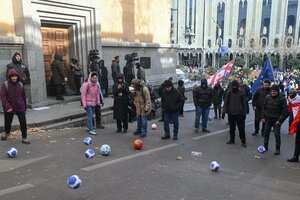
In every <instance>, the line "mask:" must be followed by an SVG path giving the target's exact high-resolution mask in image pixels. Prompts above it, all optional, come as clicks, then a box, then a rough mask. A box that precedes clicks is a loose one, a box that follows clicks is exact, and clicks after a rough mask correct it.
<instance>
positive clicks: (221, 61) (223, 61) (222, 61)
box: [220, 55, 230, 67]
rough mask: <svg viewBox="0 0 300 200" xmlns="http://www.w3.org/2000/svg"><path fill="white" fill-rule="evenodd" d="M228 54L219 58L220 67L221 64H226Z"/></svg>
mask: <svg viewBox="0 0 300 200" xmlns="http://www.w3.org/2000/svg"><path fill="white" fill-rule="evenodd" d="M229 59H230V58H229V56H228V55H225V56H223V57H222V58H221V59H220V67H222V66H223V65H226V64H227V63H228V62H229Z"/></svg>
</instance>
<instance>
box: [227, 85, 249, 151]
mask: <svg viewBox="0 0 300 200" xmlns="http://www.w3.org/2000/svg"><path fill="white" fill-rule="evenodd" d="M246 104H247V103H246V97H245V94H244V93H243V92H242V91H240V90H239V84H238V82H237V81H236V80H233V81H232V83H231V90H230V91H228V93H227V94H226V97H225V101H224V107H223V115H222V118H224V117H225V113H227V114H228V120H229V127H230V128H229V133H230V139H229V141H228V142H227V144H234V141H235V129H236V128H235V127H236V125H237V127H238V129H239V134H240V139H241V142H242V147H247V145H246V136H245V119H246V114H247V105H246Z"/></svg>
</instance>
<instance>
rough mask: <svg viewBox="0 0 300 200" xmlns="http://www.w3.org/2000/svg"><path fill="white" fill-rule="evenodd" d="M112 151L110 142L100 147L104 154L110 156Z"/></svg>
mask: <svg viewBox="0 0 300 200" xmlns="http://www.w3.org/2000/svg"><path fill="white" fill-rule="evenodd" d="M110 151H111V148H110V146H109V145H108V144H103V145H102V146H101V147H100V153H101V154H102V155H103V156H108V155H109V154H110Z"/></svg>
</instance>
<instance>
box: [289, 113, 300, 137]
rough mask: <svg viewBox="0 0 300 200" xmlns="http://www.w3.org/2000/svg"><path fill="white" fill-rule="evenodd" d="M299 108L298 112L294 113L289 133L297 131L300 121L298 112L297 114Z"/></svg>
mask: <svg viewBox="0 0 300 200" xmlns="http://www.w3.org/2000/svg"><path fill="white" fill-rule="evenodd" d="M299 110H300V109H299V108H298V114H297V115H296V117H295V119H294V120H293V122H292V124H291V126H290V131H289V134H290V135H294V134H295V133H297V131H298V123H299V122H300V114H299Z"/></svg>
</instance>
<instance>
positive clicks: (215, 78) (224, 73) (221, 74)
mask: <svg viewBox="0 0 300 200" xmlns="http://www.w3.org/2000/svg"><path fill="white" fill-rule="evenodd" d="M234 62H235V60H232V61H230V62H229V63H227V64H226V65H224V66H223V67H222V68H221V69H220V70H219V71H218V72H217V73H215V74H214V75H212V76H211V77H210V78H209V79H208V84H209V85H211V86H213V85H215V84H216V83H219V82H220V81H221V79H222V78H228V76H229V74H230V71H231V69H232V67H233V65H234Z"/></svg>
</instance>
